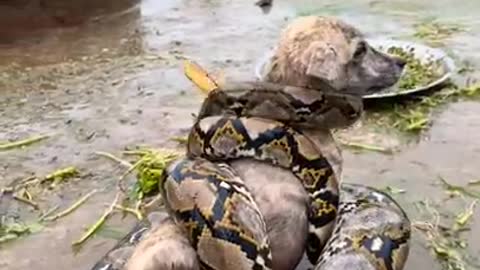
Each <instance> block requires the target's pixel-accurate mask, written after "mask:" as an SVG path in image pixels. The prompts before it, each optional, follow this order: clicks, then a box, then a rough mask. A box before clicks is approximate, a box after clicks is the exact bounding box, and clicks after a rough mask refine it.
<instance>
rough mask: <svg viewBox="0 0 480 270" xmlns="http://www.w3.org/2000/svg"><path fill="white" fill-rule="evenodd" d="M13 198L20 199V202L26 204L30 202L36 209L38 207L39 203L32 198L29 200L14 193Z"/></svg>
mask: <svg viewBox="0 0 480 270" xmlns="http://www.w3.org/2000/svg"><path fill="white" fill-rule="evenodd" d="M13 198H14V199H15V200H17V201H19V202H23V203H25V204H28V205H30V206H32V207H33V208H35V209H38V204H37V203H36V202H34V201H32V200H29V199H27V198H24V197H22V196H19V195H17V194H13Z"/></svg>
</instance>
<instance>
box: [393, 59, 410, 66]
mask: <svg viewBox="0 0 480 270" xmlns="http://www.w3.org/2000/svg"><path fill="white" fill-rule="evenodd" d="M395 64H397V66H398V67H399V68H404V67H405V65H406V64H407V61H405V60H403V59H402V58H398V57H397V58H396V59H395Z"/></svg>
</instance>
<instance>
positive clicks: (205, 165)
mask: <svg viewBox="0 0 480 270" xmlns="http://www.w3.org/2000/svg"><path fill="white" fill-rule="evenodd" d="M361 111H362V102H361V98H358V96H353V95H349V94H347V93H335V92H329V91H319V90H316V89H308V88H300V87H293V86H283V85H278V84H272V83H259V82H249V83H243V84H237V85H235V87H230V88H228V87H222V88H220V87H218V86H215V88H214V89H213V90H211V91H209V93H208V96H207V98H206V99H205V100H204V102H203V104H202V107H201V109H200V111H199V114H198V115H197V116H196V119H195V122H194V124H193V127H192V128H191V129H190V133H189V135H188V140H187V151H186V155H185V157H183V158H181V159H179V160H177V161H176V162H174V163H173V164H171V165H170V166H169V167H168V168H167V169H166V173H165V174H164V175H165V177H164V178H162V179H161V181H160V191H161V193H162V195H163V198H164V201H165V203H166V207H167V209H168V211H169V214H170V215H171V216H172V217H173V219H174V220H175V223H176V224H177V225H178V226H179V227H181V228H182V229H183V230H184V232H185V235H186V237H187V238H188V240H189V242H190V244H191V246H192V247H193V249H194V250H195V251H196V253H197V256H198V261H199V263H200V268H201V269H205V270H222V269H232V270H237V269H238V270H247V269H252V270H269V269H272V254H271V250H270V242H269V239H268V236H267V231H266V224H265V221H264V220H263V217H262V213H261V212H260V210H259V207H258V206H257V204H256V203H255V199H254V198H253V196H252V194H251V193H250V191H249V190H248V187H247V186H246V185H245V184H244V182H243V180H242V179H241V178H240V177H239V176H238V175H237V173H236V172H235V170H234V169H233V168H232V167H230V166H229V164H228V162H229V161H231V160H234V159H240V158H251V159H256V160H259V161H263V162H269V163H271V164H273V165H275V166H279V167H282V168H285V169H289V170H291V172H292V173H293V174H294V175H295V176H296V177H297V178H298V180H299V181H300V182H301V184H302V185H303V186H304V188H305V190H306V191H307V193H308V195H309V206H308V222H309V232H308V237H307V246H306V248H305V250H306V254H307V258H308V259H309V261H310V262H311V263H312V264H313V265H315V270H324V269H349V267H347V266H350V267H352V266H353V265H354V264H358V265H363V268H362V267H360V268H355V269H365V270H370V269H371V270H401V269H403V267H404V264H405V261H406V259H407V256H408V251H409V240H410V221H409V219H408V217H407V215H406V214H405V212H404V211H403V210H402V209H401V207H400V206H399V205H398V204H397V203H396V202H395V201H394V200H393V199H392V198H391V197H389V196H388V195H387V194H386V193H383V192H381V191H379V190H375V189H373V188H370V187H366V186H361V185H355V184H342V185H341V184H340V183H339V181H338V179H337V176H336V175H335V173H334V170H333V168H332V165H331V164H330V163H329V161H328V160H327V158H326V157H325V155H324V154H323V153H322V152H321V151H320V150H319V149H318V148H317V147H316V146H315V145H314V143H313V142H312V141H311V140H310V139H309V138H308V137H307V136H305V135H304V134H303V133H302V130H303V129H316V128H328V129H330V128H333V127H335V126H336V125H345V124H350V123H353V122H355V121H356V120H357V119H358V117H359V115H360V113H361ZM339 119H341V121H340V120H339ZM339 122H340V123H339ZM219 254H220V255H219ZM221 255H223V256H221ZM102 269H103V268H102ZM105 269H109V268H105ZM352 269H353V268H352Z"/></svg>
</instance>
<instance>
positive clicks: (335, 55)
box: [265, 16, 406, 94]
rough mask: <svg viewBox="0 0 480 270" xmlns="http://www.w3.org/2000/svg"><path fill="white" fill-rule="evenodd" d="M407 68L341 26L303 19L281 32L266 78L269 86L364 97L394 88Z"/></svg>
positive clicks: (314, 18)
mask: <svg viewBox="0 0 480 270" xmlns="http://www.w3.org/2000/svg"><path fill="white" fill-rule="evenodd" d="M405 64H406V62H405V61H404V60H402V59H400V58H397V57H392V56H389V55H387V54H385V53H382V52H380V51H378V50H376V49H374V48H372V47H371V46H370V45H369V44H368V42H367V41H366V40H365V38H364V36H363V35H362V33H361V32H360V31H359V30H358V29H356V28H354V27H353V26H351V25H349V24H347V23H345V22H343V21H341V20H338V19H336V18H331V17H317V16H306V17H300V18H298V19H296V20H294V21H292V22H291V23H290V24H289V25H288V26H287V27H286V29H285V30H284V31H283V33H282V35H281V37H280V40H279V42H278V44H277V47H276V49H275V51H274V54H273V57H272V60H271V62H270V65H269V67H268V68H267V70H266V72H265V73H266V75H265V76H266V80H267V81H270V82H277V83H283V84H288V85H294V86H301V87H309V88H318V89H322V88H325V87H326V86H331V87H333V89H335V90H336V91H341V92H342V91H343V92H345V91H348V92H352V93H355V94H359V93H361V92H365V94H367V93H372V92H376V91H378V90H379V89H383V88H385V87H387V86H391V85H393V84H394V83H395V82H397V80H398V78H399V76H400V75H401V73H402V71H403V68H404V66H405Z"/></svg>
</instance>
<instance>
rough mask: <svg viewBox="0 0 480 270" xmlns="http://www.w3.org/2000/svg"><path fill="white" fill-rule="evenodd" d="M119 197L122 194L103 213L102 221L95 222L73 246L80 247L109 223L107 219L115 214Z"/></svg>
mask: <svg viewBox="0 0 480 270" xmlns="http://www.w3.org/2000/svg"><path fill="white" fill-rule="evenodd" d="M119 197H120V194H118V193H117V195H116V196H115V199H114V200H113V202H112V204H111V205H110V207H109V208H108V209H107V211H105V213H103V215H102V216H101V217H100V219H98V220H97V222H95V224H93V225H92V226H91V227H90V228H89V229H88V231H87V232H86V233H85V234H84V235H83V236H82V237H81V238H80V239H79V240H77V241H75V242H73V243H72V246H79V245H81V244H83V243H84V242H85V241H87V240H88V238H90V237H91V236H92V235H93V234H94V233H95V232H96V231H97V230H98V229H99V228H100V227H101V226H102V225H103V223H105V221H107V218H108V217H109V216H110V215H111V214H112V213H113V210H114V207H115V205H117V203H118V198H119Z"/></svg>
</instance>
